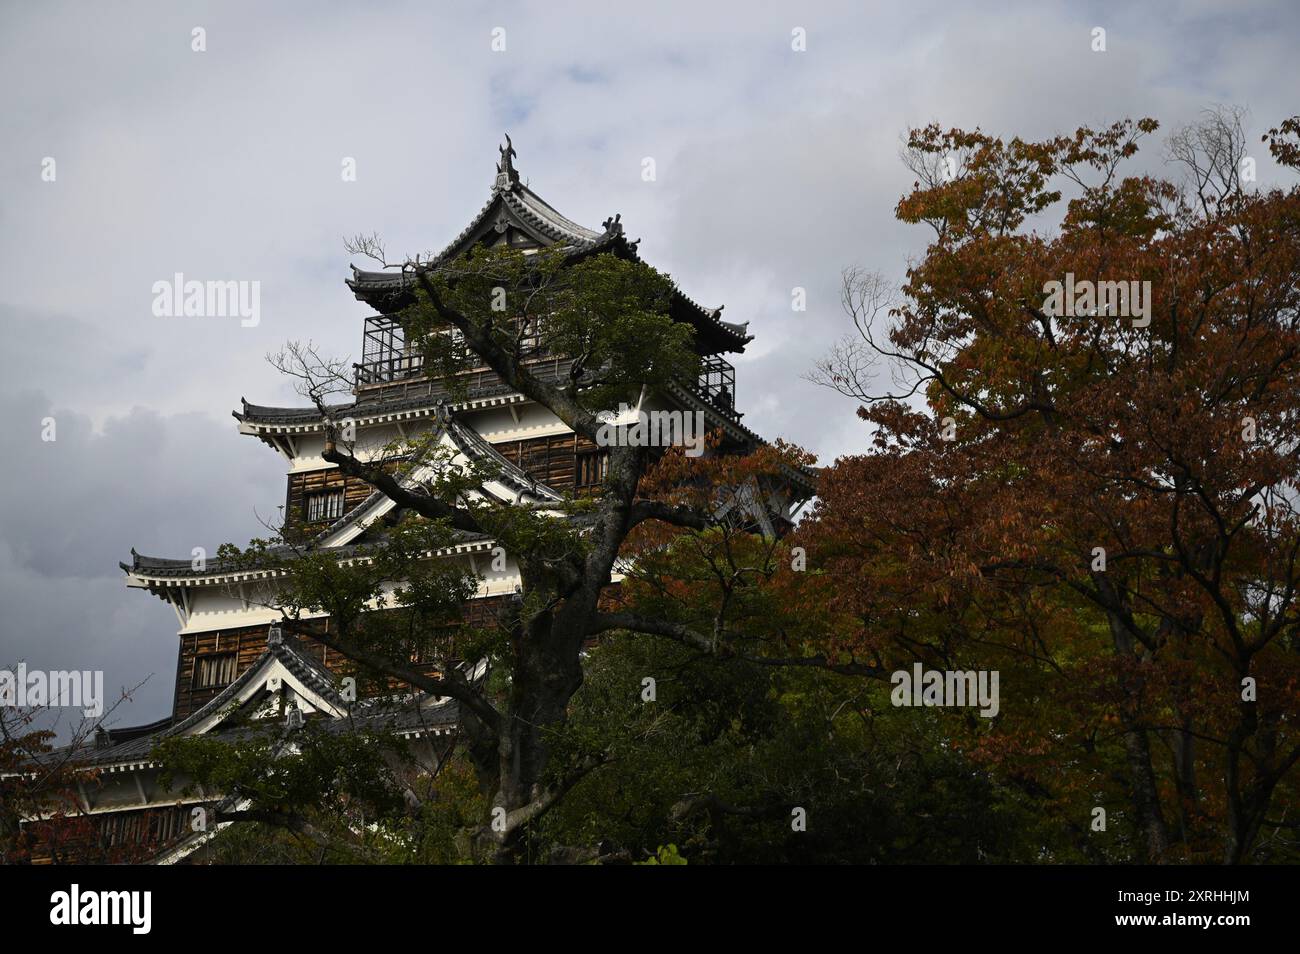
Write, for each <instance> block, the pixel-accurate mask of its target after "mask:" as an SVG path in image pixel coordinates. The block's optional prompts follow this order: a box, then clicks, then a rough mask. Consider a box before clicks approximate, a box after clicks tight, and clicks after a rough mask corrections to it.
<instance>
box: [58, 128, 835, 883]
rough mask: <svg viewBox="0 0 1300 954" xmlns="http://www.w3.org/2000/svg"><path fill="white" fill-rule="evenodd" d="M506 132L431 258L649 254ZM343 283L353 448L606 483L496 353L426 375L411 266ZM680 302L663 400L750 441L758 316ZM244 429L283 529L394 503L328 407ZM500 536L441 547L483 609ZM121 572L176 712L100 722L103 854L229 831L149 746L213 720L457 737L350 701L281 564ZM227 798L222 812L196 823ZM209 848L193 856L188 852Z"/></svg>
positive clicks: (510, 475) (310, 540)
mask: <svg viewBox="0 0 1300 954" xmlns="http://www.w3.org/2000/svg"><path fill="white" fill-rule="evenodd" d="M514 156H515V153H514V150H513V148H511V147H510V146H509V139H508V137H507V145H506V146H505V147H502V149H501V157H500V161H499V162H498V164H497V172H496V176H495V180H494V183H493V185H492V188H491V193H490V195H489V196H488V198H487V201H486V203H485V204H484V205H483V207H482V208H481V209H480V210H479V211H478V214H477V215H475V216H474V217H473V219H472V220H471V221H470V223H469V224H468V225H467V226H466V227H465V228H464V230H463V231H461V233H460V234H459V235H458V236H456V238H455V239H454V240H453V241H452V242H451V243H450V245H448V246H447V248H446V249H445V250H444V251H442V252H441V253H440V254H439V255H437V256H436V257H434V259H433V260H432V262H431V263H430V265H431V266H432V267H437V265H438V264H440V263H446V262H450V261H452V260H454V259H456V258H457V257H458V256H463V255H465V254H466V253H467V252H468V251H469V250H471V249H472V248H475V247H477V246H483V245H485V246H502V245H504V246H508V247H510V248H516V249H521V250H527V249H540V248H547V247H553V246H558V247H559V248H560V249H561V250H563V251H564V252H566V253H569V254H571V255H573V256H575V257H583V256H587V255H594V254H608V255H615V256H619V257H620V258H623V259H626V260H630V261H636V260H638V254H637V244H638V242H637V241H629V240H628V239H627V237H626V236H625V234H624V229H623V225H622V223H621V221H620V219H619V217H618V216H612V217H610V218H609V219H607V220H606V221H605V222H604V223H603V227H602V228H601V229H600V230H596V229H591V228H586V227H584V226H581V225H579V224H577V223H576V222H574V221H572V220H570V219H569V218H567V217H565V216H564V215H562V214H560V213H559V212H558V211H556V209H555V208H553V207H552V206H551V205H550V204H548V203H547V202H546V201H544V200H543V199H542V198H541V197H540V196H539V195H538V194H537V193H536V192H534V191H533V190H532V189H531V188H529V186H528V185H527V184H525V183H523V182H521V180H520V177H519V174H518V172H517V171H516V170H515V168H514V163H513V159H514ZM347 286H348V288H349V289H350V290H351V291H352V294H353V295H354V296H355V297H356V299H357V300H358V301H360V302H361V303H362V304H363V305H364V306H365V308H366V309H367V311H369V312H371V314H370V315H369V316H368V317H366V318H365V319H364V327H363V331H362V350H361V360H360V361H359V362H358V363H356V364H355V365H354V370H355V381H354V387H353V390H352V400H351V401H350V402H348V403H344V404H340V405H337V406H334V407H330V408H329V409H328V411H329V417H330V418H332V419H334V420H338V419H347V420H349V421H351V422H354V423H355V436H356V442H355V448H356V449H355V451H354V453H355V454H356V455H357V456H358V457H364V455H365V454H366V449H367V448H381V447H384V446H386V445H388V444H390V442H393V441H395V440H399V439H401V440H407V439H410V438H411V437H413V436H416V435H427V434H429V433H431V432H432V433H435V434H438V435H440V440H441V442H442V444H443V445H444V446H445V449H446V450H447V452H448V454H449V456H450V457H451V458H452V459H453V460H454V461H455V462H458V463H459V462H474V463H477V464H483V463H487V464H489V465H491V467H492V471H493V473H495V474H496V475H497V476H496V477H495V479H493V480H490V481H488V482H487V483H486V484H485V485H484V487H483V492H484V493H485V494H487V495H490V496H492V497H494V498H496V499H497V500H499V501H502V502H505V503H515V504H519V503H522V504H539V503H546V502H555V501H561V500H563V499H565V498H566V497H567V496H573V495H580V494H583V493H590V492H592V491H593V490H598V488H599V486H600V484H601V482H602V480H603V478H604V476H605V458H606V453H605V451H603V450H602V449H601V448H600V447H598V446H596V445H595V444H593V443H592V442H590V441H587V440H585V439H583V438H580V437H578V436H577V435H575V434H574V433H573V432H572V431H571V430H570V429H569V428H568V427H566V426H565V425H564V424H563V423H561V422H560V421H559V419H558V418H556V417H555V415H554V414H552V413H551V412H550V411H549V410H548V409H546V408H544V407H542V406H539V405H538V404H536V403H535V402H533V401H531V400H530V399H528V398H525V397H524V396H523V395H522V394H520V393H518V392H516V391H514V390H512V388H511V387H510V386H508V385H507V384H505V383H503V382H502V380H501V379H500V378H499V377H498V375H497V374H496V373H495V372H494V371H492V370H490V369H489V368H487V367H480V368H476V369H472V370H470V371H467V372H465V373H464V374H463V375H461V377H462V378H463V380H462V381H460V382H459V386H457V387H456V388H454V389H450V388H449V387H448V386H447V382H446V381H445V380H444V379H443V378H441V377H440V376H437V375H436V374H435V373H433V372H431V373H430V375H429V376H426V375H425V373H424V368H423V366H422V364H423V362H422V357H421V356H420V355H419V354H417V353H413V352H412V351H410V350H408V348H407V347H406V342H405V339H404V335H403V328H402V325H401V323H400V322H399V321H398V319H397V317H396V314H397V313H398V312H400V311H401V310H402V309H403V308H404V307H405V306H407V305H408V304H410V303H411V301H412V300H413V282H412V280H411V278H410V275H409V272H407V271H401V272H392V271H362V270H358V269H357V268H356V267H355V266H353V268H352V274H351V277H349V278H348V279H347ZM669 314H670V316H671V317H672V318H673V319H674V320H676V321H681V322H687V323H689V324H690V325H691V326H692V328H693V329H694V332H695V334H694V340H695V343H696V345H697V349H698V352H699V354H700V356H701V372H700V375H699V378H698V380H694V381H677V382H674V383H673V384H672V385H671V387H670V391H671V393H670V394H668V395H661V396H660V400H662V401H665V402H667V404H668V405H669V406H673V407H676V408H679V409H681V410H683V411H688V412H699V413H701V414H702V415H703V417H704V420H705V422H706V424H707V428H708V430H709V431H711V432H716V431H720V432H721V435H722V443H721V445H720V446H719V447H718V448H717V449H715V450H714V451H712V452H713V453H718V452H721V453H742V454H743V453H748V452H750V451H752V450H753V449H755V448H757V447H758V446H760V445H761V444H763V443H764V442H763V440H762V439H761V438H760V437H759V436H758V435H757V434H755V433H754V432H753V431H751V430H750V429H749V428H747V427H746V426H745V425H744V424H742V423H741V419H742V415H741V414H740V413H738V412H737V410H736V409H735V397H736V382H735V372H734V369H733V367H732V365H731V364H730V363H729V362H728V361H727V360H726V357H725V356H726V355H728V354H733V353H739V352H743V351H744V349H745V346H746V344H747V343H748V342H749V341H750V340H751V336H750V335H749V334H748V331H747V325H746V324H737V323H733V322H729V321H725V320H723V318H722V309H721V308H707V307H704V306H701V305H699V304H697V303H696V302H694V301H692V300H691V299H690V298H688V297H686V295H684V294H682V293H681V292H674V294H673V297H672V299H671V306H670V311H669ZM567 370H568V365H567V364H566V363H565V362H564V361H557V360H555V359H553V358H541V359H539V366H538V367H537V368H535V369H534V371H535V373H539V374H544V375H549V376H554V379H558V378H561V377H563V376H564V375H565V374H566V373H567ZM233 413H234V417H235V420H236V422H237V425H238V431H239V433H240V434H242V435H245V436H247V437H252V438H255V439H257V440H259V441H261V442H262V443H263V444H265V445H266V446H267V448H268V449H269V451H271V452H274V453H275V454H278V455H279V457H280V460H281V464H282V466H284V467H285V470H286V473H287V479H286V488H285V535H286V537H288V536H290V535H291V534H292V536H293V539H295V540H298V541H301V542H302V545H305V546H307V547H309V548H314V549H319V550H337V551H339V553H340V556H341V557H343V556H345V555H346V554H347V552H348V551H349V548H353V547H356V546H358V545H361V544H364V543H365V542H366V541H367V540H368V539H372V538H373V535H375V534H379V533H382V532H383V529H384V527H385V526H386V525H387V523H386V520H387V521H391V520H392V519H393V517H394V516H395V513H394V511H395V509H396V505H395V504H394V502H393V501H392V500H391V499H390V498H388V497H387V496H385V495H384V494H383V493H382V492H380V491H378V490H376V489H374V488H373V487H372V486H370V485H369V484H367V483H365V482H364V481H362V480H360V479H359V478H355V477H351V476H346V475H344V474H342V473H341V472H340V471H339V469H338V468H337V467H336V466H335V465H333V464H330V463H327V462H326V461H325V460H324V459H323V457H322V452H323V450H324V448H325V443H326V438H327V434H326V424H327V419H326V415H325V414H323V413H322V411H321V409H320V408H319V407H268V406H264V405H259V404H250V403H248V402H247V401H242V400H241V406H240V407H239V408H238V410H236V411H234V412H233ZM813 492H814V487H813V483H812V479H811V477H810V476H809V474H807V473H804V472H799V471H795V470H792V471H791V473H790V474H789V480H788V481H787V486H785V487H783V488H781V490H780V492H779V493H774V494H773V495H772V498H771V500H770V501H769V502H768V504H767V505H766V506H764V507H761V508H758V510H757V512H756V514H755V518H756V520H758V521H759V522H760V523H761V524H762V529H763V530H764V532H778V533H779V532H780V531H781V530H782V529H783V526H784V525H788V522H789V520H790V519H791V517H792V515H793V513H794V512H795V511H796V510H797V509H798V508H799V507H800V506H802V504H803V503H805V502H806V501H807V500H809V499H810V498H811V497H812V496H813ZM493 549H494V542H493V540H491V539H490V538H487V537H485V536H484V535H482V534H479V535H473V534H463V535H462V537H461V538H459V539H458V540H457V541H456V542H455V543H454V544H453V545H451V546H449V547H448V548H447V550H446V551H444V552H442V553H440V554H437V555H436V556H438V557H440V558H447V559H457V560H462V561H464V562H465V563H466V565H467V566H468V567H469V569H470V570H471V571H472V572H473V573H474V574H475V575H476V576H477V577H478V579H479V585H478V592H477V594H476V595H475V597H474V598H473V599H472V600H471V601H470V604H469V605H468V606H467V607H466V613H467V614H468V615H469V616H470V617H471V618H473V617H475V616H479V615H483V616H485V617H486V616H487V615H489V614H491V613H492V611H493V607H494V605H496V604H498V603H499V602H500V601H501V600H504V599H508V598H510V596H511V595H512V594H514V593H515V592H517V588H518V586H519V584H520V576H519V573H518V571H517V570H516V569H515V567H514V565H513V563H512V562H510V561H508V560H506V561H504V565H503V564H502V561H496V560H492V559H491V556H490V555H491V554H492V552H493ZM121 566H122V570H123V572H124V573H125V576H126V584H127V586H129V587H133V588H136V589H139V590H142V591H145V592H148V593H151V594H153V595H154V596H156V597H158V598H159V599H161V600H165V601H166V602H167V603H168V604H170V605H171V607H172V608H173V609H174V610H175V613H176V618H177V622H178V625H179V630H178V639H177V662H176V685H175V693H174V701H173V706H172V712H171V714H170V715H169V716H167V718H165V719H162V720H160V721H158V722H156V723H153V724H150V725H142V726H135V727H131V728H100V729H99V730H97V732H96V735H95V738H94V742H93V745H87V746H86V747H85V748H84V749H83V750H82V751H80V752H79V753H78V757H79V758H80V759H82V760H83V761H84V763H85V764H87V765H88V766H89V767H93V768H94V769H95V770H97V771H96V772H95V775H94V777H95V781H93V782H90V781H87V782H86V783H85V784H84V785H82V786H81V787H80V791H79V796H80V802H81V805H80V809H81V812H82V814H83V816H85V817H88V818H89V819H91V821H92V823H93V824H92V828H93V830H94V831H95V833H96V834H95V837H96V838H97V839H98V845H97V847H98V849H99V850H100V851H111V850H114V849H121V850H123V851H126V852H128V853H131V852H134V854H135V860H151V861H155V862H158V863H174V862H177V861H182V860H184V859H186V858H188V857H190V856H191V854H192V853H193V852H195V850H196V849H198V848H200V847H201V846H202V845H203V843H204V842H205V841H206V840H207V839H208V838H210V837H211V836H212V835H213V834H214V833H215V832H216V831H218V830H220V828H221V827H222V823H221V822H220V817H221V813H222V811H223V810H224V809H230V808H232V807H237V806H232V805H231V804H230V803H229V801H227V800H224V799H223V795H222V793H220V792H205V791H202V790H198V791H195V792H193V793H192V794H189V795H185V796H182V795H181V794H180V793H179V792H180V789H181V788H182V787H184V780H179V779H178V780H176V781H175V782H174V783H173V786H172V787H171V788H167V787H164V786H163V785H162V784H161V782H160V780H159V766H158V765H157V764H156V763H155V762H154V761H152V760H151V757H150V753H151V750H152V749H153V747H154V746H155V745H157V744H158V743H159V742H160V741H161V740H164V739H166V738H170V737H175V736H188V735H200V734H213V735H215V736H216V737H219V738H220V737H225V736H230V737H232V738H234V737H237V736H238V734H239V733H240V732H241V731H245V730H244V729H243V728H241V726H243V725H246V724H247V721H248V719H249V718H266V719H275V720H279V722H280V723H281V724H283V726H284V738H285V744H286V745H290V744H291V743H292V732H293V729H294V727H295V726H301V724H302V722H303V720H304V719H305V718H313V719H315V720H317V721H318V722H320V723H324V724H327V725H329V726H330V727H331V729H330V731H340V732H341V731H351V730H352V729H353V728H355V727H356V726H358V725H362V726H366V725H372V726H382V727H384V728H386V729H390V730H393V731H395V732H397V733H398V734H399V735H401V736H403V737H404V738H406V739H408V740H409V741H410V743H411V744H412V745H414V746H417V747H418V746H423V747H426V749H427V750H431V751H432V750H445V749H446V748H447V747H448V745H449V744H450V742H451V741H453V740H454V738H455V733H456V732H457V704H456V703H455V702H454V701H453V700H450V699H445V698H430V697H427V696H424V695H421V694H419V693H416V694H415V695H414V697H412V695H411V694H409V693H408V694H406V695H404V696H403V697H402V700H403V701H402V704H401V705H396V704H393V702H392V700H391V699H387V698H380V699H375V698H368V699H367V698H363V699H360V700H356V699H350V698H348V697H347V694H346V693H343V692H341V691H340V688H339V679H338V673H339V671H340V670H341V668H342V664H343V662H344V657H342V656H341V655H340V654H338V653H336V652H333V651H329V650H327V649H325V648H324V647H323V646H321V645H319V644H316V643H313V642H312V641H311V640H309V639H300V638H298V637H294V636H291V635H289V634H288V633H287V632H283V631H282V628H281V626H280V625H279V622H278V621H279V618H280V614H279V612H278V610H276V609H273V608H270V607H267V606H264V605H261V604H259V603H258V601H257V593H258V591H259V588H260V587H262V586H263V585H264V584H265V580H266V578H267V575H268V571H264V570H256V569H249V568H248V567H247V565H246V564H240V565H234V564H230V563H225V562H223V561H221V560H206V561H203V560H195V559H190V558H185V557H181V558H168V557H162V556H145V555H143V554H139V553H136V552H135V551H134V550H132V551H131V559H130V562H127V563H123V564H122V565H121ZM196 809H205V810H206V809H215V812H213V814H212V815H211V816H210V817H211V818H213V819H215V821H214V823H213V824H202V825H196V823H195V819H196V818H199V817H209V816H205V814H204V812H199V811H196ZM199 857H201V853H200V854H199V855H194V856H193V857H192V858H191V860H197V859H198V858H199Z"/></svg>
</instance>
